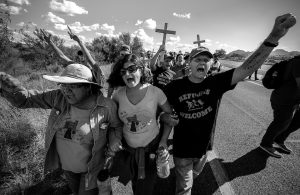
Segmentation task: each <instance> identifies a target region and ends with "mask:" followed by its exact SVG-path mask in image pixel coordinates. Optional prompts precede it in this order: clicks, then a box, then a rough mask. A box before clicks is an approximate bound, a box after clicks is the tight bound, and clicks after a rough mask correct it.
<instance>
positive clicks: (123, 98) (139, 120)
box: [113, 84, 167, 148]
mask: <svg viewBox="0 0 300 195" xmlns="http://www.w3.org/2000/svg"><path fill="white" fill-rule="evenodd" d="M145 85H146V86H148V88H147V92H146V94H145V97H144V98H143V99H142V100H141V101H140V102H139V103H137V104H136V105H134V104H132V103H131V102H130V101H129V100H128V98H127V95H126V87H124V88H121V89H120V90H119V91H117V92H116V93H115V94H114V96H113V99H114V100H115V101H116V102H118V104H119V109H118V113H119V117H120V119H121V120H122V121H123V123H124V127H123V136H124V138H125V140H126V142H127V144H128V145H129V146H130V147H133V148H137V147H145V146H147V145H148V144H149V143H150V142H151V141H152V140H153V139H154V138H155V137H156V136H157V135H158V133H159V127H158V124H157V120H156V111H157V107H158V106H159V105H163V104H164V103H166V101H167V97H166V95H165V94H164V93H163V91H162V90H161V89H159V88H157V87H155V86H153V85H151V84H145Z"/></svg>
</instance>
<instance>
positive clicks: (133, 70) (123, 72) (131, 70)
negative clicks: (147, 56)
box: [120, 65, 141, 76]
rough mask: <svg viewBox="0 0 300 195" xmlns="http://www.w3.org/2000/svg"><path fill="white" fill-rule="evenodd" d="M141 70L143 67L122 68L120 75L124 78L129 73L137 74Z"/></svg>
mask: <svg viewBox="0 0 300 195" xmlns="http://www.w3.org/2000/svg"><path fill="white" fill-rule="evenodd" d="M139 68H141V67H140V66H137V65H132V66H129V67H128V68H122V69H121V70H120V74H121V76H124V75H125V74H126V72H127V71H128V73H129V74H132V73H135V72H136V71H137V70H138V69H139Z"/></svg>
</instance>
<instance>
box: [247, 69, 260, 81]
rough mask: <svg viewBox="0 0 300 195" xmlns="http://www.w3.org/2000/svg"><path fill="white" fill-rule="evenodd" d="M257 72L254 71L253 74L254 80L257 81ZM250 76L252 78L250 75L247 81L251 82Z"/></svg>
mask: <svg viewBox="0 0 300 195" xmlns="http://www.w3.org/2000/svg"><path fill="white" fill-rule="evenodd" d="M257 72H258V70H256V71H254V73H253V74H254V80H258V77H257ZM251 76H252V74H251V75H250V76H248V79H250V80H251Z"/></svg>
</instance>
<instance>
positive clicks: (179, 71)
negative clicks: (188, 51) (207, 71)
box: [171, 53, 188, 79]
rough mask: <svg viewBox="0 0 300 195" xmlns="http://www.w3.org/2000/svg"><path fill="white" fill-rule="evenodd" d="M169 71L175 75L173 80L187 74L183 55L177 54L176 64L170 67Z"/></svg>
mask: <svg viewBox="0 0 300 195" xmlns="http://www.w3.org/2000/svg"><path fill="white" fill-rule="evenodd" d="M171 70H172V71H174V72H175V73H176V75H175V76H174V79H177V78H179V77H183V76H185V75H186V74H187V73H188V71H187V67H186V63H185V60H184V59H183V54H181V53H179V54H178V55H177V56H176V63H175V64H174V66H172V67H171Z"/></svg>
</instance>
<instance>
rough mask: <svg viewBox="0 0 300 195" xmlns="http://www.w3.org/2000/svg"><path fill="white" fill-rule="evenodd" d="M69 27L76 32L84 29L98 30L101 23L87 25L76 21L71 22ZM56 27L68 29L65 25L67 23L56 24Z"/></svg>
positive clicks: (63, 29)
mask: <svg viewBox="0 0 300 195" xmlns="http://www.w3.org/2000/svg"><path fill="white" fill-rule="evenodd" d="M69 27H70V28H71V30H72V31H74V32H75V33H81V32H83V31H93V30H98V29H99V27H100V25H99V24H93V25H90V26H85V25H82V24H81V23H80V22H74V23H73V24H70V25H69ZM54 28H55V29H56V30H62V31H65V30H67V29H68V27H67V25H65V24H54Z"/></svg>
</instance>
